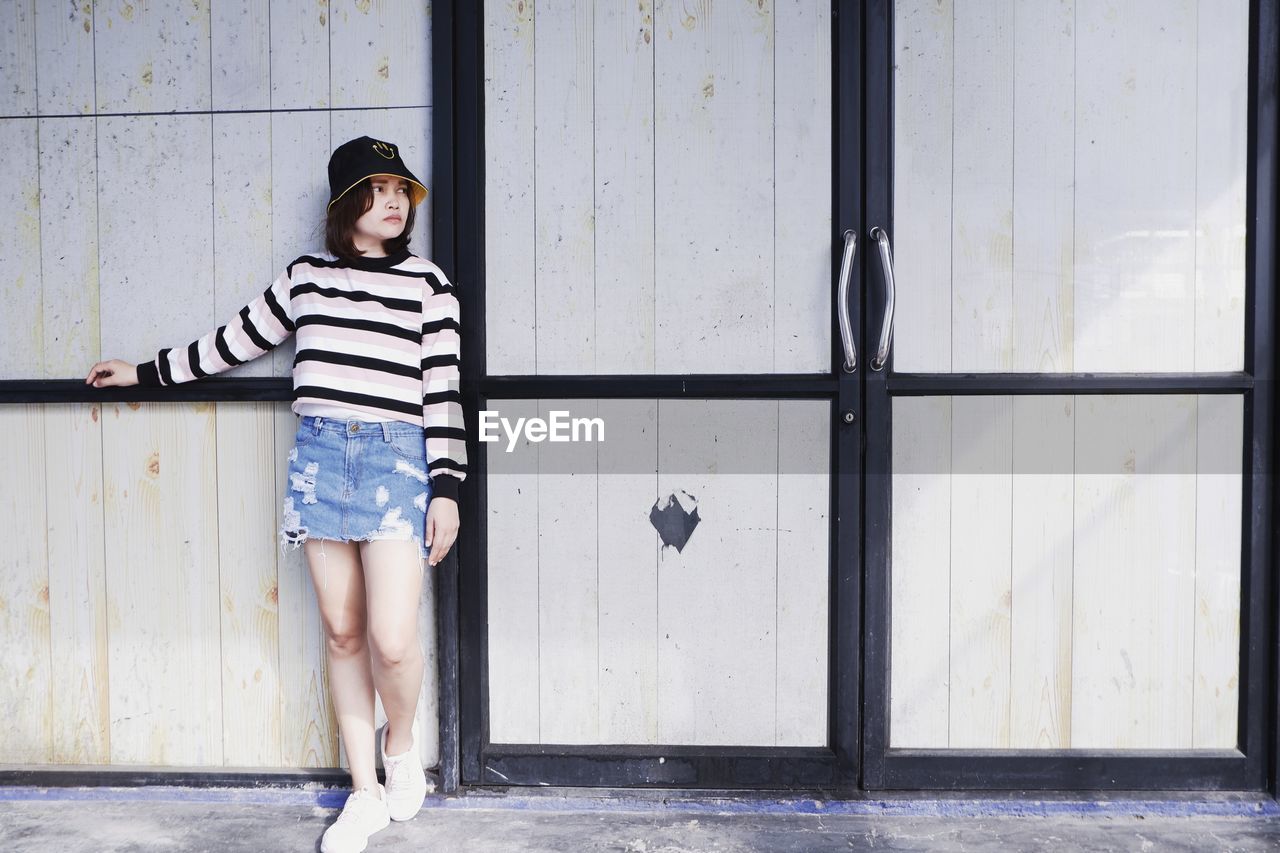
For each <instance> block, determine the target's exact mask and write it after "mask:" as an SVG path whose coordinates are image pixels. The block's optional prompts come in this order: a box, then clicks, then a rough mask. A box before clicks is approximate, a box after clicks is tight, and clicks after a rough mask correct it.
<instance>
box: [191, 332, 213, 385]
mask: <svg viewBox="0 0 1280 853" xmlns="http://www.w3.org/2000/svg"><path fill="white" fill-rule="evenodd" d="M187 364H188V365H189V366H190V367H191V375H192V376H194V377H195V378H196V379H202V378H204V377H205V376H208V375H209V374H208V373H206V372H205V371H204V370H203V369H201V367H200V342H199V341H192V342H191V343H189V344H187Z"/></svg>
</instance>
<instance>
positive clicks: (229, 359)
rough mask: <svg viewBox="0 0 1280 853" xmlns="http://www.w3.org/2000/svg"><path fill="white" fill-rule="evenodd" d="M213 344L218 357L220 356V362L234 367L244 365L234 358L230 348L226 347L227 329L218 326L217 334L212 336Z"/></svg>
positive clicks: (241, 361)
mask: <svg viewBox="0 0 1280 853" xmlns="http://www.w3.org/2000/svg"><path fill="white" fill-rule="evenodd" d="M213 344H214V346H216V347H217V348H218V355H220V356H222V360H223V361H225V362H226V363H227V364H229V365H231V366H232V367H235V366H236V365H237V364H244V361H243V360H241V359H238V358H236V357H235V356H234V355H233V354H232V353H231V347H229V346H227V327H226V326H219V327H218V332H217V334H215V335H214V336H213Z"/></svg>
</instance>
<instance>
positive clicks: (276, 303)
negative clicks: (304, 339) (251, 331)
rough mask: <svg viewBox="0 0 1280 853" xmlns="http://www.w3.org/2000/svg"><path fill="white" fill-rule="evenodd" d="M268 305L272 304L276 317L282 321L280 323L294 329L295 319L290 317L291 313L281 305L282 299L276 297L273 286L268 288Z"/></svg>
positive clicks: (272, 311) (289, 329) (290, 329)
mask: <svg viewBox="0 0 1280 853" xmlns="http://www.w3.org/2000/svg"><path fill="white" fill-rule="evenodd" d="M266 297H267V305H269V306H271V313H272V314H275V315H276V319H277V320H279V321H280V325H281V326H284V327H285V329H287V330H288V331H290V332H292V331H293V321H292V320H290V319H289V314H288V312H286V311H285V310H284V309H283V308H281V307H280V300H278V299H276V295H275V292H274V291H272V289H271V288H269V287H268V288H267V292H266Z"/></svg>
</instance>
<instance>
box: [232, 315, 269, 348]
mask: <svg viewBox="0 0 1280 853" xmlns="http://www.w3.org/2000/svg"><path fill="white" fill-rule="evenodd" d="M240 324H241V325H242V326H243V327H244V331H245V334H247V335H248V336H249V340H251V341H253V345H254V346H256V347H257V348H258V349H262V350H269V349H273V348H274V347H275V344H273V343H271V342H270V341H268V340H267V339H266V338H264V337H263V336H262V335H261V334H259V333H258V329H257V327H256V326H254V325H253V321H252V320H250V319H249V306H248V305H246V306H244V307H243V308H241V309H240Z"/></svg>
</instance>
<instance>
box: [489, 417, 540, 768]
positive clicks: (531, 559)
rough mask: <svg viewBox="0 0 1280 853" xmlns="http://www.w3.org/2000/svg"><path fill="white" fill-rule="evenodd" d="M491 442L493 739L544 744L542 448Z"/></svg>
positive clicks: (524, 443)
mask: <svg viewBox="0 0 1280 853" xmlns="http://www.w3.org/2000/svg"><path fill="white" fill-rule="evenodd" d="M488 406H489V410H490V411H496V412H497V413H498V415H499V416H500V417H503V418H506V419H507V420H508V421H510V422H511V423H512V424H515V423H517V421H518V420H519V419H521V418H531V417H536V416H537V415H538V411H539V409H540V407H541V402H540V401H536V400H490V401H489V404H488ZM499 441H500V442H501V444H494V445H491V446H490V448H489V453H488V463H489V473H488V475H487V476H486V483H485V491H486V493H487V495H488V504H489V517H488V519H487V524H488V528H489V565H488V566H487V567H486V570H487V571H488V573H489V583H488V587H489V590H488V601H487V608H488V612H489V614H490V618H489V624H488V657H489V738H490V740H491V741H492V742H493V743H538V742H539V741H540V736H539V734H538V732H539V727H540V717H541V713H540V703H539V700H538V689H539V684H540V682H541V673H540V671H539V669H540V666H541V660H540V657H539V648H540V646H541V641H540V639H539V634H538V630H539V616H538V611H539V600H538V595H539V578H538V575H539V569H540V564H539V560H538V544H539V541H538V504H539V501H540V495H541V485H542V483H541V479H540V477H539V475H538V457H539V453H540V451H541V445H538V444H534V443H532V442H530V441H529V440H528V438H526V437H524V436H523V434H521V436H520V437H519V438H518V440H517V441H516V442H515V444H514V446H513V445H510V444H509V440H508V438H507V436H505V435H501V434H500V431H499Z"/></svg>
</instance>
